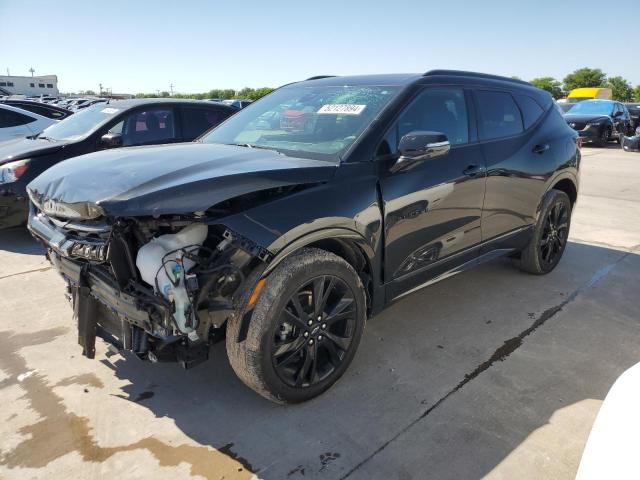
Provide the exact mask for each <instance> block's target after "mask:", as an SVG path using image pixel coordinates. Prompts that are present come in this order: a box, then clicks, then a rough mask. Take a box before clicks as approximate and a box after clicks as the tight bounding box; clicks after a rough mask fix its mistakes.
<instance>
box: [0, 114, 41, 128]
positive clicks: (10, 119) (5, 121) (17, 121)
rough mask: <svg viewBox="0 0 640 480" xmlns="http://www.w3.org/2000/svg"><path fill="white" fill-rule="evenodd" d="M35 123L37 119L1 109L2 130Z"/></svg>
mask: <svg viewBox="0 0 640 480" xmlns="http://www.w3.org/2000/svg"><path fill="white" fill-rule="evenodd" d="M35 121H36V119H35V118H32V117H29V116H27V115H23V114H21V113H18V112H12V111H9V110H5V109H0V128H8V127H17V126H18V125H26V124H27V123H31V122H35Z"/></svg>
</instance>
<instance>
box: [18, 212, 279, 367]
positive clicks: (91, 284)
mask: <svg viewBox="0 0 640 480" xmlns="http://www.w3.org/2000/svg"><path fill="white" fill-rule="evenodd" d="M28 228H29V230H30V231H31V233H32V234H33V235H34V236H35V237H36V238H37V239H38V240H40V241H41V242H42V243H43V244H44V245H45V247H46V248H47V252H48V253H47V255H48V258H49V260H50V261H51V263H52V264H53V266H54V267H55V268H56V270H57V271H58V272H59V273H60V274H61V275H62V277H63V278H64V279H65V280H66V282H67V285H68V293H69V296H70V298H71V300H72V305H73V309H74V316H75V318H76V321H77V327H78V343H79V344H80V345H81V346H82V348H83V354H84V355H85V356H87V357H89V358H93V357H94V355H95V342H96V338H102V339H104V340H105V341H107V342H108V343H110V344H112V345H114V346H115V347H116V348H118V349H119V350H129V351H132V352H133V353H135V354H136V355H137V356H138V357H140V358H144V359H149V360H151V361H176V362H179V363H180V364H181V365H182V366H183V367H184V368H190V367H192V366H194V365H196V364H198V363H200V362H202V361H204V360H206V359H207V358H208V353H209V346H210V345H211V344H212V343H213V342H215V341H217V340H219V339H220V338H222V335H223V327H224V324H225V322H226V320H227V319H228V318H229V317H230V316H231V315H232V314H233V311H234V302H235V297H234V294H235V293H236V292H238V291H239V290H241V289H242V288H245V287H246V285H244V278H246V277H245V275H244V273H242V271H241V270H244V272H245V273H246V274H247V275H248V274H249V272H251V271H252V270H253V269H254V268H255V267H256V264H259V263H264V261H265V259H266V257H267V256H268V253H265V252H264V251H260V254H259V255H255V253H256V250H255V246H253V247H254V248H253V250H251V249H250V248H244V249H243V248H240V247H242V246H243V245H245V246H247V245H246V241H244V242H243V241H242V239H237V238H235V237H234V235H233V234H232V233H231V232H229V231H227V230H225V231H224V232H223V234H222V235H221V239H222V240H221V242H220V243H224V246H225V248H227V249H228V250H229V251H228V253H225V255H221V260H220V262H227V263H228V264H229V268H232V269H233V271H237V272H239V275H240V277H241V278H242V281H241V282H238V281H236V283H237V285H236V284H234V285H233V288H227V289H226V291H224V289H220V288H218V289H217V290H215V291H213V293H211V291H212V290H211V285H218V286H219V285H220V284H221V283H223V282H224V281H226V278H227V277H229V276H230V275H229V270H225V266H226V265H227V263H224V264H221V265H215V267H214V268H209V270H208V271H209V272H213V273H207V272H205V273H203V274H201V275H200V276H199V277H198V278H197V280H196V282H195V283H196V284H199V285H201V287H199V288H198V289H197V290H194V291H192V292H191V293H190V294H191V295H192V299H191V301H192V302H193V305H194V312H193V315H194V318H197V322H196V325H194V329H193V331H192V332H191V334H187V333H186V332H184V331H181V329H180V328H179V327H178V325H177V324H176V322H175V319H174V316H175V315H174V314H175V311H176V309H175V305H174V304H173V303H172V301H171V300H170V299H167V298H165V297H163V296H162V295H160V294H158V292H156V291H154V289H153V288H150V287H149V286H148V285H145V284H144V283H143V282H142V281H140V279H139V277H136V276H135V275H133V276H132V278H129V279H127V280H126V282H124V281H123V279H122V278H119V277H118V275H114V272H116V271H117V270H118V269H120V270H121V267H119V266H117V265H115V263H117V262H116V261H115V260H114V258H113V257H114V255H116V254H117V255H118V256H119V257H127V255H129V256H131V255H132V253H131V252H123V251H122V248H121V247H119V246H118V245H115V243H114V242H117V238H118V237H117V235H114V234H113V232H111V231H109V232H108V234H105V233H104V232H102V237H100V235H99V234H94V235H78V234H77V232H74V233H68V232H67V231H65V230H64V229H63V228H61V227H60V224H59V222H56V221H55V219H51V218H49V217H47V216H46V215H44V214H43V213H41V212H38V211H37V210H36V209H35V208H32V211H31V213H30V216H29V223H28ZM91 228H93V229H94V230H97V229H98V227H95V226H93V227H90V229H91ZM94 233H96V232H94ZM98 233H99V232H98ZM247 250H250V251H251V252H250V251H247ZM119 260H122V259H119ZM232 262H233V263H234V264H235V265H232V264H231V263H232ZM133 270H135V267H133ZM120 277H121V275H120ZM221 292H222V293H221ZM208 293H210V294H208Z"/></svg>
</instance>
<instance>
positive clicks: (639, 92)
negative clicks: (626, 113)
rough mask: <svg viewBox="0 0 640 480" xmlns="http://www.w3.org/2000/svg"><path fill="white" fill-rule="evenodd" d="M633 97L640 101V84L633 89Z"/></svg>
mask: <svg viewBox="0 0 640 480" xmlns="http://www.w3.org/2000/svg"><path fill="white" fill-rule="evenodd" d="M633 97H634V99H635V101H636V102H640V85H638V86H637V87H636V88H634V89H633Z"/></svg>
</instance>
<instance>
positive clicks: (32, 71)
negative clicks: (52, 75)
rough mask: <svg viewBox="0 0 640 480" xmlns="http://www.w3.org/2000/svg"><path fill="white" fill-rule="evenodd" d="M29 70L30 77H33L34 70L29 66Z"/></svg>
mask: <svg viewBox="0 0 640 480" xmlns="http://www.w3.org/2000/svg"><path fill="white" fill-rule="evenodd" d="M29 72H31V77H32V78H33V74H34V73H36V71H35V70H34V69H33V67H31V68H30V69H29Z"/></svg>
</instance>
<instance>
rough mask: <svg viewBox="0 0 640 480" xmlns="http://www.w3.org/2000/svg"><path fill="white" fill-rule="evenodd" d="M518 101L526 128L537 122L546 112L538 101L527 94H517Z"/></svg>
mask: <svg viewBox="0 0 640 480" xmlns="http://www.w3.org/2000/svg"><path fill="white" fill-rule="evenodd" d="M515 97H516V102H518V106H519V107H520V111H521V112H522V120H523V121H524V128H525V130H526V129H527V128H529V127H530V126H531V125H533V124H534V123H536V122H537V121H538V119H539V118H540V117H541V116H542V114H543V113H544V110H543V109H542V107H541V106H540V105H538V102H536V101H535V100H534V99H533V98H531V97H529V96H527V95H516V96H515Z"/></svg>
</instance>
